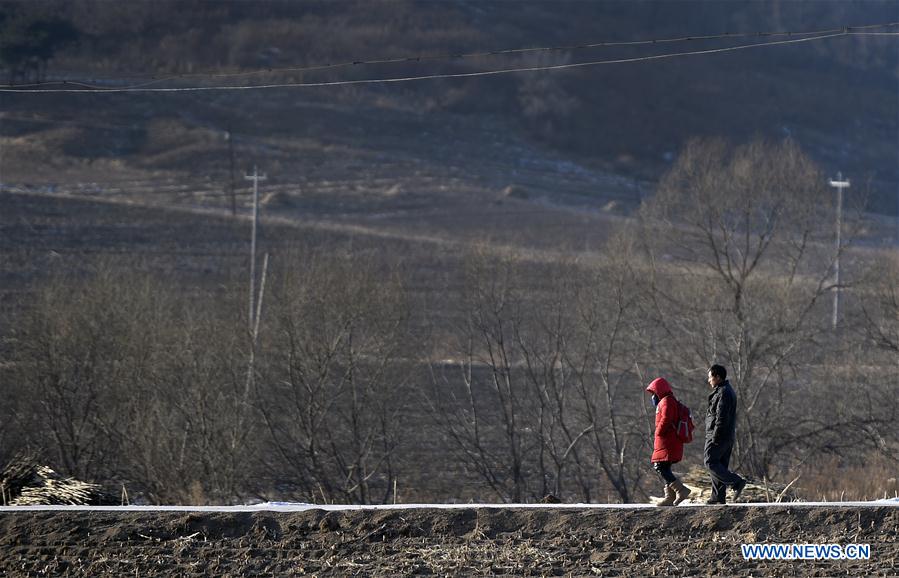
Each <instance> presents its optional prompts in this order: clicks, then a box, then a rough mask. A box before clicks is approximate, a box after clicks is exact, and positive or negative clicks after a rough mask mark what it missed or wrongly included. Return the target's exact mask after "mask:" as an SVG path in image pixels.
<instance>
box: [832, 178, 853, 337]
mask: <svg viewBox="0 0 899 578" xmlns="http://www.w3.org/2000/svg"><path fill="white" fill-rule="evenodd" d="M828 182H829V184H830V186H831V187H834V188H835V189H836V190H837V255H836V259H835V260H834V277H835V283H834V288H833V318H832V319H831V325H832V326H833V328H834V329H836V328H837V323H838V322H839V319H840V252H841V251H842V241H843V189H848V188H849V179H846V180H845V181H844V180H843V173H842V172H837V180H833V179H830V181H828Z"/></svg>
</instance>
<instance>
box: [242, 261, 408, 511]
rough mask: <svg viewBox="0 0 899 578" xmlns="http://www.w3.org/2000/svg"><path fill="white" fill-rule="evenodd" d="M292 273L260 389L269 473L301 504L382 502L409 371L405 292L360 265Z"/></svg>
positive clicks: (279, 288)
mask: <svg viewBox="0 0 899 578" xmlns="http://www.w3.org/2000/svg"><path fill="white" fill-rule="evenodd" d="M288 267H290V268H289V269H288V271H287V273H286V274H284V275H282V276H281V278H280V280H279V281H278V282H277V283H276V284H275V286H276V289H275V291H274V298H273V300H272V301H273V305H272V307H271V317H272V326H273V327H272V336H273V338H272V340H270V342H269V343H267V344H266V345H265V346H264V350H263V354H262V355H263V356H264V358H265V360H264V362H263V363H264V367H263V369H262V370H261V378H260V385H259V390H258V392H257V396H258V401H257V403H258V405H259V408H260V411H261V415H262V417H263V421H264V423H265V425H266V427H267V430H268V434H269V440H270V442H271V444H272V448H273V450H274V453H273V455H272V456H270V458H271V459H269V462H268V463H269V467H270V472H271V473H272V475H273V476H274V479H275V480H276V482H277V483H278V484H279V485H280V486H281V487H284V488H291V489H292V491H296V492H298V493H299V494H300V495H302V496H303V497H305V498H306V499H310V500H311V499H315V498H321V499H323V500H326V501H331V500H337V499H340V500H350V501H353V502H357V503H372V502H378V501H386V500H387V499H388V497H389V496H390V494H391V492H392V486H393V484H392V482H393V481H394V480H395V476H396V474H395V466H394V459H395V456H394V452H395V449H396V447H397V445H398V444H399V443H400V436H401V435H402V432H401V430H400V429H399V426H400V423H401V420H400V419H399V418H398V415H399V414H400V413H402V412H403V410H404V408H405V401H406V396H404V392H405V388H406V386H407V380H408V376H409V372H410V368H409V366H408V363H406V362H405V361H404V360H403V356H404V354H405V351H404V346H405V343H406V338H407V320H408V309H407V306H406V304H405V297H404V291H403V289H402V285H401V284H400V283H399V281H398V280H397V279H396V277H395V276H391V275H389V274H388V275H387V276H386V277H385V275H384V274H381V273H379V272H377V271H376V270H374V269H373V268H372V267H371V266H370V265H367V264H365V263H363V262H362V261H360V260H357V259H342V258H339V257H338V258H335V257H323V256H321V255H313V256H311V257H309V258H308V259H307V260H306V262H305V263H297V262H294V263H291V264H289V265H288ZM284 468H286V471H281V470H282V469H284Z"/></svg>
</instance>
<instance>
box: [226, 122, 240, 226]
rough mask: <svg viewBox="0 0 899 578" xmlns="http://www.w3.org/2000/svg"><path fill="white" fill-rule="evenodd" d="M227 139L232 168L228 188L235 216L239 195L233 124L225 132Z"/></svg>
mask: <svg viewBox="0 0 899 578" xmlns="http://www.w3.org/2000/svg"><path fill="white" fill-rule="evenodd" d="M225 140H227V141H228V165H229V168H230V172H229V176H230V179H231V180H230V181H229V186H228V190H229V191H230V192H231V216H232V217H234V216H236V215H237V195H236V193H235V192H234V132H233V131H232V130H231V125H230V124H229V125H228V130H227V131H226V132H225Z"/></svg>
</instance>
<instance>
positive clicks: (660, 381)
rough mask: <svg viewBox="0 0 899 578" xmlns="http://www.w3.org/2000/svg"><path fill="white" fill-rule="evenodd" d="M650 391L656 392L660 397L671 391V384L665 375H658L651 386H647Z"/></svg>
mask: <svg viewBox="0 0 899 578" xmlns="http://www.w3.org/2000/svg"><path fill="white" fill-rule="evenodd" d="M646 391H648V392H649V393H654V394H656V396H657V397H658V398H659V399H662V398H663V397H665V396H666V395H669V394H670V393H671V386H670V385H669V384H668V381H667V380H666V379H665V378H664V377H657V378H655V379H653V380H652V383H650V384H649V387H647V388H646Z"/></svg>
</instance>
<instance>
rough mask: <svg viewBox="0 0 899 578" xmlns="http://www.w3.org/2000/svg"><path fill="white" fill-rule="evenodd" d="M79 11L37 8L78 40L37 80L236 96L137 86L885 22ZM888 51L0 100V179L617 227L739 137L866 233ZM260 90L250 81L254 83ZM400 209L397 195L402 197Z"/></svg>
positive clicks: (425, 67)
mask: <svg viewBox="0 0 899 578" xmlns="http://www.w3.org/2000/svg"><path fill="white" fill-rule="evenodd" d="M13 5H15V3H7V4H6V6H13ZM94 8H95V7H94V6H93V4H91V2H90V1H89V0H83V1H79V2H72V3H67V4H64V5H62V6H61V7H60V10H59V11H60V13H62V14H64V15H65V16H66V17H67V18H68V19H69V20H70V21H71V22H72V23H73V25H74V26H75V27H76V28H77V30H79V31H80V32H79V37H78V40H77V42H75V43H73V44H72V45H70V46H69V47H68V48H67V49H65V50H64V51H59V52H57V53H56V54H55V55H54V57H53V58H52V59H51V60H50V61H49V62H48V65H47V72H46V78H47V79H50V80H52V79H66V80H70V81H71V80H88V81H91V80H96V81H97V82H100V83H101V84H104V85H106V86H109V85H121V84H128V83H140V82H142V81H146V80H149V79H158V78H159V77H164V76H166V75H169V74H189V75H190V74H196V73H202V72H207V73H219V72H241V71H243V72H253V73H254V74H251V75H248V76H243V77H241V76H238V77H232V78H228V79H224V80H216V79H214V78H208V77H204V76H187V77H184V78H180V79H178V78H176V79H173V80H171V81H168V82H162V83H160V82H159V81H158V80H157V81H155V84H153V86H157V87H165V86H173V87H178V86H182V87H183V86H192V85H202V86H209V85H211V84H215V83H222V82H226V83H231V84H235V83H236V84H256V83H267V82H297V81H304V82H318V81H333V80H346V79H362V78H379V77H382V78H383V77H395V76H405V75H419V74H433V73H452V72H472V71H478V70H492V69H498V68H509V67H522V66H523V67H529V66H541V65H543V66H545V65H552V64H563V63H565V64H570V63H578V62H589V61H596V60H608V59H616V58H634V57H641V56H650V55H658V54H663V53H670V52H678V51H702V50H708V49H718V48H723V47H731V46H735V45H740V44H746V43H747V42H750V43H751V42H756V41H757V40H756V39H752V38H751V37H750V38H749V39H748V40H747V39H746V38H744V37H739V36H735V37H734V38H732V39H722V40H715V41H712V40H693V41H684V42H678V43H672V44H670V46H669V45H668V44H664V43H663V45H661V46H656V45H648V46H635V47H633V46H632V47H628V46H625V47H621V46H617V47H605V48H601V47H600V48H589V49H586V48H571V49H566V50H559V51H552V52H525V53H522V54H503V55H495V56H481V57H472V58H465V59H453V58H450V59H445V58H444V59H437V60H433V61H431V60H425V61H422V62H419V63H400V64H382V65H369V66H352V67H341V68H336V69H328V70H322V71H309V72H299V73H297V72H291V71H289V70H288V69H291V68H295V67H306V66H315V65H321V64H327V63H335V62H352V61H357V60H377V59H385V58H387V59H389V58H398V57H406V56H419V55H425V56H428V55H441V54H443V55H446V54H457V53H472V52H484V51H492V50H497V49H505V48H522V47H545V46H578V45H583V44H589V43H596V42H608V41H633V40H646V39H664V38H681V37H695V36H700V35H714V34H719V33H725V32H726V33H731V34H738V33H757V32H777V31H794V32H795V31H813V30H827V29H833V28H834V27H836V28H837V29H839V28H842V27H844V26H858V25H864V24H876V23H885V22H892V21H896V20H897V19H899V18H897V14H896V7H895V4H892V3H889V2H879V1H866V2H853V3H843V4H834V3H813V4H808V3H801V4H800V3H790V2H780V1H773V0H772V1H769V2H736V3H734V2H728V3H708V2H677V3H665V2H636V3H635V2H627V3H620V2H569V3H558V2H537V1H532V2H524V3H515V4H514V5H513V4H511V3H499V2H455V3H432V2H413V1H407V2H377V3H370V2H367V3H361V4H359V3H351V2H341V3H320V2H303V3H287V2H267V3H265V4H264V5H261V6H258V7H256V6H254V7H253V8H250V7H249V6H247V5H243V4H225V5H213V4H210V3H203V2H181V3H170V2H168V3H167V2H159V3H153V4H152V5H149V4H147V5H144V6H142V7H141V8H140V9H139V10H130V9H129V10H122V9H117V8H112V7H111V6H110V5H109V4H108V3H105V4H102V8H103V9H102V10H99V11H98V10H95V9H94ZM764 38H767V37H764ZM784 38H785V37H782V36H774V37H771V40H783V39H784ZM894 42H895V40H894V38H893V37H889V36H887V37H883V36H846V37H839V38H831V39H825V40H820V41H816V42H809V43H801V44H792V45H783V46H773V47H765V48H756V49H753V50H745V51H739V52H730V53H724V54H707V55H698V56H691V57H682V58H677V59H670V60H661V61H655V62H653V61H649V62H638V63H631V64H620V65H609V66H592V67H584V68H575V69H570V70H559V71H545V72H533V73H519V74H514V75H502V76H496V77H486V78H469V79H436V80H430V81H420V82H416V83H406V84H391V85H371V86H361V87H356V86H350V87H332V88H327V87H324V88H307V89H272V90H264V91H242V92H236V93H197V94H195V95H192V94H191V93H187V94H184V95H182V94H177V93H176V94H140V93H138V94H125V95H112V94H111V95H75V94H70V95H61V94H59V95H50V94H40V95H33V94H31V95H17V94H10V93H6V94H3V96H2V99H0V107H2V114H3V116H2V118H0V135H2V137H3V141H2V143H0V145H2V148H3V153H2V178H3V181H4V182H5V183H7V184H8V185H13V186H14V185H18V184H26V183H27V184H32V185H44V186H51V187H53V188H54V190H58V189H60V188H61V189H67V188H71V187H75V186H79V187H83V188H88V189H90V188H91V187H93V188H94V190H95V192H97V193H98V194H114V193H118V192H122V191H123V190H130V191H132V192H133V194H135V195H140V196H150V197H151V198H159V197H158V196H153V194H156V193H159V194H160V195H162V197H163V199H164V200H161V201H160V202H165V203H170V202H177V197H169V196H166V195H164V194H163V193H162V191H160V190H159V189H162V190H165V189H166V188H169V187H171V186H173V185H175V184H177V186H179V187H181V189H182V190H190V191H195V192H203V193H207V194H206V196H205V200H206V201H212V200H214V199H213V198H210V197H209V193H212V192H216V193H222V192H228V191H230V190H231V188H232V187H238V188H242V192H246V189H245V185H246V184H247V183H246V182H244V181H243V180H242V178H241V175H242V173H243V171H245V170H248V169H250V167H251V166H252V165H253V164H259V165H260V167H261V168H262V170H264V171H266V172H267V173H268V174H270V176H271V177H272V181H270V184H272V185H274V184H276V183H280V184H282V185H284V187H286V188H288V189H289V190H293V191H301V192H302V194H303V195H304V196H306V197H308V198H311V199H314V207H313V208H322V209H324V210H325V211H329V212H333V211H339V210H341V208H342V207H343V205H344V204H345V202H344V199H343V196H344V195H347V194H350V193H353V194H355V195H356V196H359V195H368V196H371V197H372V198H373V200H372V202H376V203H377V204H376V205H375V206H366V207H365V210H367V211H371V210H375V211H380V210H388V211H404V210H407V209H409V208H410V207H411V206H421V205H426V206H427V207H428V208H430V209H433V210H441V211H442V215H443V216H442V217H441V218H442V219H451V220H453V221H459V220H464V218H465V215H463V214H454V212H453V211H452V210H446V207H445V204H450V205H452V204H454V203H455V204H458V203H462V204H466V205H467V206H471V203H472V199H471V198H466V192H472V191H474V192H476V193H477V195H476V199H474V203H475V204H476V205H477V206H479V207H483V206H485V205H489V203H490V202H492V201H493V200H494V199H495V195H496V194H497V193H498V192H499V191H502V190H505V189H506V188H507V187H509V186H512V187H515V186H523V187H525V188H527V189H528V192H527V193H526V194H528V195H530V196H546V197H548V198H550V199H552V200H553V201H558V202H568V201H570V199H569V198H568V197H567V194H568V193H571V192H573V193H575V194H577V195H579V200H581V201H583V200H584V198H586V200H587V201H589V202H590V203H591V204H592V205H593V206H594V207H598V208H601V207H604V206H607V205H608V203H609V202H610V201H618V202H620V201H621V200H622V199H624V200H626V201H627V202H628V204H629V205H630V206H633V205H634V204H636V203H637V202H639V199H640V196H641V195H645V194H649V193H650V192H651V190H652V188H653V183H654V181H655V180H656V179H657V178H658V176H659V175H660V174H661V173H662V172H663V171H664V170H665V169H666V168H667V166H668V164H669V163H670V162H671V160H672V159H673V158H674V157H675V156H676V154H677V153H678V151H679V150H680V148H681V146H682V145H683V144H684V143H685V142H686V141H687V140H688V139H690V138H693V137H697V136H723V137H725V138H728V139H730V140H732V141H735V142H745V141H746V140H749V139H750V138H752V137H753V136H757V135H760V136H763V137H767V138H772V139H781V138H784V137H791V138H793V139H795V140H796V141H797V142H798V143H799V144H800V146H802V147H803V148H804V149H805V150H807V152H809V153H810V154H811V156H812V157H813V158H815V159H816V160H817V161H819V162H820V163H821V164H822V167H823V168H824V169H825V171H826V172H828V173H835V172H836V171H838V170H841V171H843V173H844V174H845V175H848V176H850V178H852V179H853V182H854V183H856V186H855V187H854V188H853V189H851V190H850V195H851V196H852V197H853V198H863V199H865V200H866V201H867V203H868V206H869V208H870V209H871V210H873V211H875V212H881V213H890V214H895V212H896V195H895V191H896V188H897V185H899V173H897V168H896V167H897V163H896V156H895V144H896V135H897V134H899V127H897V118H899V111H897V102H896V98H895V92H896V82H897V77H896V66H897V62H896V54H897V53H896V50H895V46H894ZM267 70H272V72H266V73H265V74H259V73H260V72H265V71H267ZM279 70H283V72H278V71H279ZM229 135H230V136H231V137H233V140H231V141H230V142H229V141H228V138H227V137H228V136H229ZM232 158H233V161H234V163H233V167H234V170H233V171H232ZM232 176H234V177H235V178H234V179H233V180H232ZM622 180H623V183H622V182H621V181H622ZM235 181H236V182H235ZM635 181H636V182H637V183H642V184H640V185H639V186H637V183H635ZM530 189H533V190H530ZM150 191H152V194H151V192H150ZM415 193H418V194H419V195H420V196H419V197H417V198H409V196H410V195H414V194H415ZM385 196H386V197H388V198H386V199H385V198H384V197H385ZM299 204H300V205H301V206H302V208H305V209H308V208H309V207H308V205H307V204H305V201H304V202H300V203H299ZM626 208H627V204H626V205H625V206H624V207H623V209H626Z"/></svg>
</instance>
